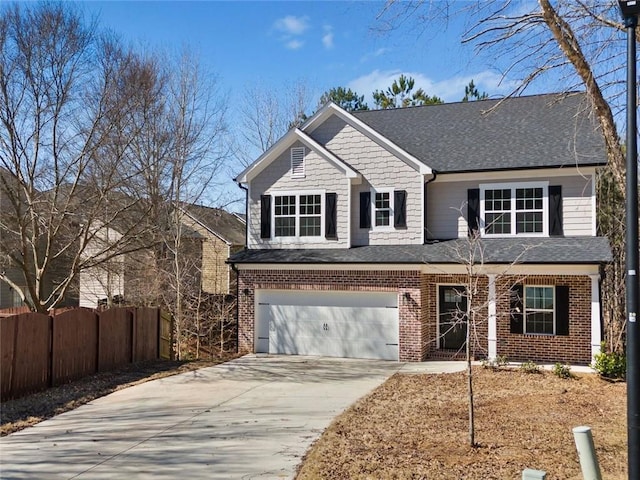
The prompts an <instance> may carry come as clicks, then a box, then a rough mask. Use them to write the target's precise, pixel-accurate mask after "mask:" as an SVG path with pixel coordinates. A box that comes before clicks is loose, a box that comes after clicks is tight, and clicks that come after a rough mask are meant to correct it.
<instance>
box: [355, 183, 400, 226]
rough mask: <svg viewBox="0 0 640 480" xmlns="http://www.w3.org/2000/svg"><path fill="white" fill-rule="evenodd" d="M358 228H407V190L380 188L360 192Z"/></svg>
mask: <svg viewBox="0 0 640 480" xmlns="http://www.w3.org/2000/svg"><path fill="white" fill-rule="evenodd" d="M360 228H367V229H373V230H393V229H397V228H407V192H406V190H393V189H392V188H382V189H375V190H373V189H372V190H368V191H365V192H360Z"/></svg>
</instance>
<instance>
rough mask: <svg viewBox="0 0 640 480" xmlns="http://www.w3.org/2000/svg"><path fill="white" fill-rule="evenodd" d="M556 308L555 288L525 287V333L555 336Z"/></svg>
mask: <svg viewBox="0 0 640 480" xmlns="http://www.w3.org/2000/svg"><path fill="white" fill-rule="evenodd" d="M554 306H555V289H554V287H549V286H528V285H527V286H525V287H524V333H546V334H550V335H553V334H555V321H554V312H555V310H554Z"/></svg>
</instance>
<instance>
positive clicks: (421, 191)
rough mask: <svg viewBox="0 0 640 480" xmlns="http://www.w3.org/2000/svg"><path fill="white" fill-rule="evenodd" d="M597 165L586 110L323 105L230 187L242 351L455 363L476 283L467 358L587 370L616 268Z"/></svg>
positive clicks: (549, 105)
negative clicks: (239, 195)
mask: <svg viewBox="0 0 640 480" xmlns="http://www.w3.org/2000/svg"><path fill="white" fill-rule="evenodd" d="M605 163H606V154H605V148H604V142H603V139H602V135H601V134H600V132H599V131H598V128H597V125H596V123H595V121H594V119H593V116H592V115H591V114H590V110H589V104H588V100H587V98H586V95H585V94H583V93H576V94H570V95H537V96H528V97H518V98H511V99H505V100H502V101H498V100H485V101H478V102H468V103H467V102H465V103H454V104H442V105H433V106H424V107H413V108H404V109H396V110H377V111H365V112H353V113H349V112H346V111H345V110H342V109H341V108H339V107H337V106H336V105H334V104H327V105H325V106H324V107H323V108H321V109H320V110H319V111H318V112H317V113H316V114H315V115H313V116H312V117H311V118H310V119H309V120H308V121H307V122H306V123H305V124H304V125H303V126H302V127H300V128H299V129H298V128H295V129H292V130H290V131H289V132H288V133H287V134H286V135H285V136H284V137H283V138H282V139H280V140H279V141H278V142H277V143H276V144H275V145H274V146H273V147H272V148H270V149H269V150H268V151H267V152H265V153H264V154H263V155H262V156H261V157H260V158H258V159H257V160H256V161H255V162H254V163H253V164H252V165H250V166H249V167H248V168H247V169H246V170H245V171H244V172H242V173H241V174H240V175H239V176H238V177H237V179H236V181H237V182H239V183H240V185H241V186H243V187H244V188H246V189H247V222H248V237H247V248H246V249H245V250H244V251H241V252H239V253H237V254H235V255H233V256H232V257H231V258H230V260H229V261H230V263H231V264H232V265H234V267H235V268H237V269H238V271H239V277H238V282H239V292H240V293H239V309H238V311H239V349H240V351H241V352H249V351H255V352H268V353H285V354H309V355H330V356H342V357H363V358H382V359H392V360H400V361H421V360H424V359H427V358H429V357H434V356H435V357H440V358H442V357H447V356H449V355H453V354H455V353H456V352H459V351H460V350H461V349H462V348H463V342H464V338H465V329H464V328H460V325H459V323H457V324H456V322H454V320H455V319H456V318H457V316H458V314H459V313H460V312H461V311H463V312H466V311H468V309H469V308H470V306H469V305H466V303H467V298H466V296H465V289H464V285H465V284H466V283H467V280H468V277H467V272H468V268H469V267H473V269H474V272H476V273H479V275H478V276H477V278H476V279H477V281H478V282H479V285H480V286H481V291H480V294H479V295H477V296H476V298H475V307H476V309H478V308H479V310H476V311H478V312H479V313H480V314H481V317H482V318H483V321H482V322H481V323H480V324H479V325H478V329H477V331H476V332H475V334H474V345H473V346H472V348H473V350H474V353H475V355H476V356H488V357H490V358H493V357H496V356H499V355H500V356H502V355H504V356H506V357H507V358H508V359H510V360H528V359H531V360H534V361H541V362H556V361H558V362H570V363H578V364H587V363H589V362H590V361H591V359H592V356H593V354H595V353H596V352H598V351H599V347H600V341H601V336H602V334H601V320H600V284H599V279H600V271H601V267H602V265H603V264H604V263H606V262H608V261H610V260H611V252H610V248H609V245H608V242H607V240H606V239H605V238H602V237H598V236H596V198H595V179H596V170H597V167H599V166H602V165H605ZM470 232H471V236H470ZM472 248H473V249H475V250H476V254H475V261H474V262H470V263H471V264H472V265H470V264H469V262H465V261H464V260H463V259H462V258H463V257H466V258H468V257H469V252H470V249H472Z"/></svg>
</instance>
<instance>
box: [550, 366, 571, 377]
mask: <svg viewBox="0 0 640 480" xmlns="http://www.w3.org/2000/svg"><path fill="white" fill-rule="evenodd" d="M552 372H553V374H554V375H555V376H556V377H558V378H565V379H569V378H573V373H571V367H570V366H569V365H563V364H561V363H556V364H555V365H554V366H553V370H552Z"/></svg>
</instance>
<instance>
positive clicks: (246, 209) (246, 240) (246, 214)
mask: <svg viewBox="0 0 640 480" xmlns="http://www.w3.org/2000/svg"><path fill="white" fill-rule="evenodd" d="M238 186H239V187H240V188H241V189H242V190H244V219H245V222H244V249H245V250H246V249H247V248H248V245H249V189H248V188H247V187H244V186H242V184H241V183H240V182H238ZM230 265H231V269H232V270H233V271H234V272H235V274H236V353H238V352H239V351H240V272H239V271H238V268H237V267H236V265H235V263H230Z"/></svg>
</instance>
